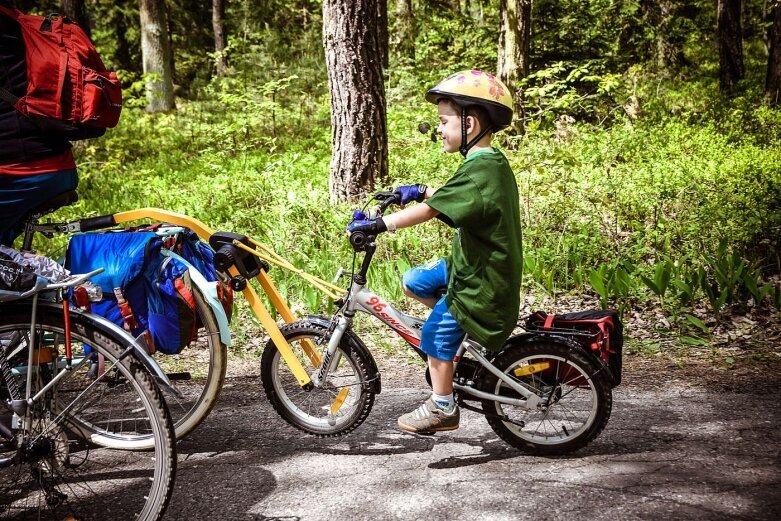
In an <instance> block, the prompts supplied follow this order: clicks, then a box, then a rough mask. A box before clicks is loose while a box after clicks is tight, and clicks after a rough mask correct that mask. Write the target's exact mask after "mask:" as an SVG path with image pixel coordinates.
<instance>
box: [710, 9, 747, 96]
mask: <svg viewBox="0 0 781 521" xmlns="http://www.w3.org/2000/svg"><path fill="white" fill-rule="evenodd" d="M716 38H717V40H718V44H719V86H720V87H721V91H722V92H724V93H725V94H732V93H733V92H734V90H735V84H736V83H737V82H738V80H740V79H742V78H743V76H744V75H745V73H746V69H745V67H744V65H743V38H742V34H741V30H740V0H718V6H717V28H716Z"/></svg>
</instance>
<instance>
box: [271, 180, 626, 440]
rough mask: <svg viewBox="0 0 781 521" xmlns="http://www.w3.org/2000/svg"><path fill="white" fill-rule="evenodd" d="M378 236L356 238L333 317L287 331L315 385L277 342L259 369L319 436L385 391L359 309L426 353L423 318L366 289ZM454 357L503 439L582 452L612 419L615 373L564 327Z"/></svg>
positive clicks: (460, 391)
mask: <svg viewBox="0 0 781 521" xmlns="http://www.w3.org/2000/svg"><path fill="white" fill-rule="evenodd" d="M375 199H376V200H378V201H380V203H379V205H378V206H377V207H376V208H375V209H373V211H371V213H370V215H369V218H375V217H378V216H381V215H382V213H383V212H384V211H385V210H386V209H387V208H388V207H389V206H390V205H391V204H394V203H398V202H399V201H398V200H397V199H396V196H395V195H394V194H390V193H379V194H376V195H375ZM375 241H376V237H374V236H371V235H366V234H365V233H362V232H354V233H352V235H351V236H350V243H351V245H352V247H353V249H354V250H355V252H364V257H363V262H362V263H361V266H360V269H359V270H358V271H357V273H355V272H354V273H353V277H352V283H351V285H350V287H349V289H348V291H347V293H346V294H345V295H344V297H343V298H342V299H341V300H339V301H338V302H337V305H338V307H339V309H338V311H337V312H336V313H335V314H334V315H333V316H332V317H330V318H329V317H324V316H310V317H308V318H307V319H305V320H301V321H299V322H296V323H293V324H288V325H286V326H283V327H282V328H281V331H282V334H283V335H284V337H285V340H287V342H288V343H289V344H290V346H291V347H292V348H293V350H294V351H295V352H296V353H297V357H298V361H299V362H300V363H301V364H302V365H304V366H305V367H306V369H307V372H308V373H309V374H310V375H311V381H312V386H310V387H309V388H302V387H301V385H300V384H299V383H298V382H297V380H296V379H295V378H294V377H293V376H292V374H291V372H290V369H289V368H288V366H287V365H286V363H285V362H284V361H283V360H282V358H281V357H280V356H279V352H278V350H277V346H276V344H275V342H274V340H273V339H272V340H271V341H269V343H268V345H267V346H266V349H265V350H264V352H263V357H262V362H261V376H262V381H263V386H264V388H265V391H266V395H267V396H268V398H269V400H270V401H271V403H272V405H273V406H274V409H275V410H276V411H277V412H278V413H279V414H280V415H281V416H282V418H284V419H285V420H286V421H287V422H288V423H290V424H291V425H293V426H295V427H297V428H299V429H301V430H303V431H306V432H308V433H311V434H314V435H317V436H322V437H326V436H337V435H341V434H345V433H347V432H350V431H351V430H353V429H355V428H356V427H358V426H359V425H360V424H361V423H362V422H363V421H364V420H365V419H366V417H367V415H368V414H369V412H370V411H371V408H372V406H373V404H374V396H375V394H377V393H379V392H380V388H381V386H380V374H379V371H378V369H377V366H376V364H375V362H374V359H373V358H372V355H371V353H370V352H369V350H368V349H367V347H366V345H365V344H364V343H363V342H362V341H361V339H360V338H359V337H358V336H357V335H356V334H355V332H354V331H353V330H352V328H351V325H352V322H353V317H354V316H355V314H356V312H358V311H363V312H365V313H368V314H370V315H373V316H375V317H377V318H378V319H379V320H380V321H381V322H383V323H384V324H385V325H387V326H388V327H390V328H391V329H392V330H393V331H395V332H396V333H397V334H398V335H400V336H401V337H402V338H403V339H404V340H406V341H407V342H408V343H409V344H410V345H411V346H412V347H413V348H414V349H415V350H416V351H417V352H418V353H419V354H420V355H421V356H422V357H423V358H424V359H425V354H423V352H422V351H420V350H419V349H418V346H419V344H420V335H421V328H422V326H423V323H424V320H423V319H419V318H415V317H412V316H409V315H406V314H404V313H401V312H399V311H398V310H397V309H395V308H394V307H393V306H392V305H391V304H390V303H388V302H387V301H385V299H383V298H382V297H380V296H379V295H377V294H375V293H373V292H372V291H370V290H369V289H368V288H367V287H366V283H367V273H368V271H369V266H370V264H371V261H372V257H373V255H374V252H375V249H376V242H375ZM354 267H355V266H354ZM353 271H354V270H353ZM574 334H578V333H574ZM455 361H456V368H455V375H454V378H453V386H454V390H455V394H456V399H457V402H458V403H459V405H460V406H461V407H463V408H465V409H469V410H473V411H477V412H480V413H481V414H484V415H485V417H486V419H487V420H488V423H489V425H490V426H491V428H492V429H493V430H494V431H495V432H496V433H497V434H498V435H499V436H500V437H501V438H502V439H503V440H504V441H506V442H507V443H509V444H510V445H512V446H514V447H516V448H519V449H522V450H524V451H527V452H532V453H536V454H563V453H567V452H571V451H574V450H577V449H579V448H581V447H583V446H585V445H586V444H587V443H589V442H590V441H591V440H593V439H594V438H595V437H596V436H597V435H598V434H599V433H600V432H601V431H602V429H604V427H605V425H606V424H607V421H608V418H609V417H610V412H611V407H612V391H611V383H613V382H614V381H615V380H614V379H613V376H612V375H611V372H610V369H609V367H608V365H607V364H606V363H605V362H603V360H601V359H600V357H599V356H598V355H596V354H594V353H592V352H590V351H589V350H587V349H585V348H582V347H581V345H580V343H578V342H577V341H574V340H573V337H572V336H571V335H568V334H567V333H566V332H562V331H561V330H559V331H557V330H548V331H539V332H533V333H532V332H527V333H524V334H521V335H517V336H513V337H511V338H509V339H508V340H507V342H506V343H505V345H504V348H503V349H502V351H500V352H498V353H493V352H489V351H487V350H486V349H484V348H483V347H482V346H480V345H479V344H478V343H477V342H475V341H473V340H471V339H469V338H467V339H465V340H464V342H463V344H462V345H461V347H460V348H459V350H458V353H457V355H456V357H455ZM470 402H479V403H480V404H481V407H480V408H478V407H475V406H474V405H472V404H471V403H470Z"/></svg>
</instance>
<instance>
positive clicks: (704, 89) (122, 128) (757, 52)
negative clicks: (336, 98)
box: [16, 0, 781, 367]
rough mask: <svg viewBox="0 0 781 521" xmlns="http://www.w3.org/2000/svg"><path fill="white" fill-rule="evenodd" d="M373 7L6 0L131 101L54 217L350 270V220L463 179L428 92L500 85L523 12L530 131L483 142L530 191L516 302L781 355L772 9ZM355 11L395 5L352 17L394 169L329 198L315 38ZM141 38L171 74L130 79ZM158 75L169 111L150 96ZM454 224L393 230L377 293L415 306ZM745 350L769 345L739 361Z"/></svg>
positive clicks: (653, 338) (599, 4)
mask: <svg viewBox="0 0 781 521" xmlns="http://www.w3.org/2000/svg"><path fill="white" fill-rule="evenodd" d="M384 2H385V0H326V2H325V5H323V3H322V2H321V1H318V0H225V1H224V2H223V1H221V0H215V1H214V2H213V3H207V2H203V1H197V0H178V1H177V2H172V1H169V2H164V1H160V0H141V1H140V2H138V1H135V0H84V1H83V2H81V1H73V0H68V1H63V2H62V4H63V5H60V3H59V2H56V1H51V2H47V1H43V2H41V1H36V2H32V1H17V2H16V3H17V5H18V6H19V7H20V8H22V9H26V10H28V11H32V12H37V13H39V14H45V13H48V12H56V11H60V10H61V8H62V7H65V8H66V9H69V10H70V12H71V13H72V16H73V17H74V18H76V19H82V20H86V22H85V25H88V26H89V28H90V30H91V35H92V37H93V39H94V41H95V42H96V44H97V47H98V50H99V51H100V53H101V55H102V57H103V59H104V61H105V62H106V65H107V66H108V67H109V68H110V69H112V70H116V71H117V72H118V74H119V76H120V78H121V79H122V81H123V84H124V86H125V92H124V95H125V108H124V111H123V115H122V119H121V122H120V125H119V126H118V127H117V128H116V129H113V130H110V131H109V132H108V133H107V135H106V136H104V137H102V138H100V139H96V140H91V141H86V142H80V143H77V144H76V149H75V150H76V155H77V163H78V165H79V170H80V174H81V184H80V187H79V192H80V196H81V200H80V201H79V203H78V204H77V205H75V206H73V207H70V208H67V209H63V210H61V211H60V212H59V216H60V217H63V218H76V217H83V216H87V215H99V214H105V213H113V212H117V211H121V210H128V209H131V208H136V207H144V206H156V207H160V208H165V209H168V210H172V211H176V212H181V213H185V214H188V215H191V216H193V217H196V218H198V219H200V220H202V221H204V222H205V223H207V224H209V225H210V226H212V227H214V228H216V229H221V230H228V231H234V232H239V233H246V234H248V235H251V236H253V237H256V238H257V239H259V240H261V241H262V242H264V243H266V244H268V245H270V246H271V247H273V248H274V249H276V250H277V251H278V252H280V253H281V254H283V256H284V257H286V258H287V259H289V260H290V261H291V262H292V263H293V264H295V265H296V266H298V267H300V268H303V269H304V270H306V271H309V272H311V273H313V274H316V275H319V276H321V277H323V278H326V279H330V278H331V277H332V276H333V274H334V273H336V271H337V270H338V269H339V268H340V267H345V268H349V267H350V263H351V262H352V258H353V254H352V251H351V249H350V248H349V244H348V242H347V240H346V237H345V234H344V228H345V226H346V224H347V222H348V220H349V218H350V216H351V212H352V210H353V209H354V208H356V207H358V205H359V204H362V201H358V200H355V199H356V197H360V196H361V195H363V194H365V193H369V192H371V190H372V189H387V188H390V187H391V186H396V185H400V184H411V183H417V182H424V183H427V184H429V185H432V186H438V185H441V184H442V183H443V182H444V181H445V180H446V179H447V178H448V177H449V175H450V174H451V173H452V172H453V171H454V170H455V169H456V168H457V166H458V163H459V161H460V157H450V156H446V155H444V154H443V153H442V152H441V147H440V146H439V145H438V144H436V143H433V142H432V141H433V139H432V136H431V135H429V134H425V135H423V134H421V133H420V132H419V126H421V123H424V122H428V123H429V124H430V125H431V126H432V127H435V126H436V122H435V119H436V109H435V107H434V106H433V105H429V104H427V103H425V102H424V101H423V94H424V92H425V91H426V90H427V89H428V88H431V87H432V86H434V85H435V84H436V83H437V82H438V81H439V80H440V79H442V78H443V77H445V75H447V74H448V73H452V72H456V71H459V70H463V69H468V68H476V69H482V70H486V71H496V70H497V67H498V65H497V60H498V59H500V58H501V56H500V54H501V53H502V52H505V51H506V47H507V43H506V41H505V38H506V34H505V30H506V29H505V27H506V25H505V24H506V23H507V22H506V18H507V16H508V13H510V14H512V12H515V14H514V15H513V16H515V19H514V20H515V22H514V23H516V24H519V25H520V23H521V22H523V23H526V24H528V29H527V31H526V33H525V35H526V36H525V38H526V41H525V45H526V47H525V49H524V55H523V56H522V57H521V58H522V63H521V64H520V65H519V66H518V67H517V68H518V70H517V71H515V75H514V76H512V77H511V79H512V81H511V88H512V89H514V90H515V91H516V92H517V94H518V96H517V97H516V102H517V103H518V104H519V105H518V107H519V108H520V110H517V112H518V113H519V114H520V115H521V117H520V118H519V120H518V121H517V122H516V126H515V129H513V130H511V131H510V132H505V133H502V134H500V135H499V136H498V139H497V140H496V144H497V146H499V147H500V148H501V149H502V150H503V151H504V152H505V153H506V155H507V157H508V158H509V160H510V163H511V165H512V166H513V169H514V172H515V174H516V178H517V181H518V186H519V189H520V193H521V200H520V205H521V209H522V215H523V221H524V281H523V292H524V297H525V308H537V307H544V308H545V309H547V310H548V311H562V310H567V309H572V308H576V307H582V306H584V305H597V306H601V307H615V308H618V309H619V310H620V311H621V312H622V314H623V315H624V317H625V319H626V320H627V321H628V322H629V323H630V326H632V325H634V327H630V328H629V330H628V333H629V335H630V337H631V338H632V342H631V344H630V346H631V348H632V349H634V350H635V351H642V352H652V353H653V352H659V351H660V350H662V349H666V348H668V347H671V346H679V347H681V346H683V347H686V348H691V349H695V348H696V349H706V350H707V349H711V350H713V351H712V352H714V353H715V352H717V351H716V349H717V348H718V347H719V346H721V347H725V346H727V347H728V346H729V345H731V344H733V343H735V342H736V341H741V338H742V339H743V341H742V343H741V346H742V349H743V348H745V349H744V351H745V350H746V349H747V351H746V352H745V353H744V352H741V353H736V352H732V351H729V350H727V351H718V355H717V358H718V362H719V363H721V364H723V365H726V366H728V367H731V366H732V365H733V364H735V363H736V360H737V359H738V358H740V359H741V360H742V359H743V358H745V359H747V360H752V361H753V362H758V363H762V364H777V363H778V362H779V358H781V348H779V347H778V346H777V344H778V342H775V340H778V331H779V328H778V322H779V313H778V311H779V309H780V308H781V278H780V275H781V253H779V252H780V251H781V146H780V145H781V109H779V107H778V102H779V99H778V87H777V86H775V87H774V86H773V85H774V84H773V83H772V82H773V81H774V80H773V75H774V74H779V73H778V71H775V72H774V67H779V70H781V50H779V46H778V41H779V39H781V6H779V3H778V2H776V1H773V0H742V1H735V0H729V1H725V0H718V1H716V0H663V1H660V2H652V1H649V0H534V1H533V2H531V1H529V0H517V1H512V0H398V3H397V4H396V5H391V6H390V9H388V6H387V5H386V4H385V3H384ZM367 3H368V5H369V7H370V8H371V9H375V10H378V9H379V10H382V9H385V11H383V12H380V14H379V15H378V16H369V17H368V18H366V19H365V20H364V21H363V22H362V23H364V24H365V25H366V26H367V27H368V28H369V31H374V32H375V33H376V34H379V35H380V36H381V38H380V40H382V36H383V31H384V37H385V38H386V40H385V41H386V42H387V47H385V48H384V49H385V51H384V52H385V55H383V56H377V57H375V58H376V60H378V61H381V62H382V63H383V67H382V68H381V69H380V70H381V71H382V73H381V78H380V79H381V81H382V84H381V85H382V92H383V93H384V99H383V100H382V104H384V107H385V108H383V107H380V109H379V110H380V111H382V112H385V111H386V112H385V114H384V117H385V118H386V119H385V120H384V121H382V123H383V124H384V127H385V128H381V129H380V131H381V133H382V134H383V135H385V136H387V143H386V146H387V168H386V169H385V170H384V171H383V172H381V173H380V174H381V175H378V176H376V177H374V178H370V179H369V180H368V181H367V180H366V179H363V180H362V181H360V180H359V181H360V182H359V181H356V183H357V184H355V183H354V184H352V185H350V186H352V188H355V190H352V189H350V188H348V189H347V196H348V197H339V194H334V193H333V192H334V182H333V176H334V173H335V171H339V169H340V167H345V168H346V167H347V165H346V164H344V165H343V164H342V163H341V161H342V159H339V158H341V157H342V156H339V158H337V155H336V153H337V152H338V153H343V152H344V150H342V149H341V148H343V146H342V145H341V144H340V143H339V142H337V141H336V139H335V138H334V143H335V144H333V145H332V123H331V122H332V119H331V117H332V112H331V110H332V105H331V101H332V97H331V91H330V90H329V81H328V67H327V60H326V53H325V52H324V46H325V47H327V45H326V44H328V42H327V41H324V40H327V38H325V39H324V34H326V35H327V34H328V31H327V28H328V25H329V24H333V23H334V20H333V19H329V17H333V16H334V14H333V13H334V10H335V7H334V5H335V4H339V5H341V7H343V8H345V7H347V8H365V7H366V5H367ZM150 4H154V5H153V6H152V8H154V10H153V11H152V12H153V14H154V16H155V17H156V18H155V19H154V20H152V21H153V22H154V24H152V22H150V18H149V13H150ZM516 8H517V9H516ZM513 9H516V11H513ZM144 11H146V12H144ZM378 12H379V11H378ZM155 13H156V14H155ZM519 17H520V18H521V20H519ZM142 19H143V20H144V22H143V23H142V21H141V20H142ZM150 28H151V30H156V31H157V33H158V35H161V36H160V37H161V40H160V41H164V43H165V44H166V45H168V46H170V47H169V52H170V55H169V57H168V58H166V60H165V62H166V63H165V64H164V65H165V66H164V67H162V68H161V69H160V71H162V72H149V69H147V68H146V67H145V64H144V56H143V55H144V52H143V50H142V45H141V42H142V36H143V35H142V33H143V32H144V29H146V30H147V31H149V30H150ZM220 31H224V36H222V35H219V34H217V35H216V33H219V32H220ZM215 35H216V36H217V38H215ZM220 40H222V41H223V42H224V43H223V44H222V46H221V45H220V43H219V42H220ZM500 40H501V41H502V44H501V45H500ZM215 41H216V42H217V43H216V44H215ZM337 43H338V45H344V46H345V48H347V47H348V45H347V42H341V43H340V42H337ZM382 50H383V49H382V48H380V51H382ZM339 52H340V51H339V50H338V47H337V54H338V53H339ZM774 56H775V57H774ZM370 58H371V56H370ZM499 62H500V63H499V67H500V68H501V59H500V60H499ZM774 64H775V65H774ZM145 71H146V72H145ZM500 72H501V71H500ZM161 75H163V76H169V78H168V79H169V80H170V83H171V85H172V87H173V91H172V93H171V95H170V96H169V97H170V99H169V100H168V101H167V102H166V100H165V99H163V98H165V96H162V97H161V96H160V95H159V93H158V95H157V97H155V96H154V95H153V96H152V97H151V98H150V97H149V93H150V89H151V90H154V89H155V88H156V87H155V86H156V85H157V86H158V87H159V85H160V84H161V81H163V80H165V79H166V78H163V77H161ZM776 81H781V80H776ZM773 89H776V90H773ZM161 99H162V100H163V102H166V103H167V104H166V103H163V105H162V106H161V105H160V103H161V101H160V100H161ZM360 131H361V129H360V128H358V137H359V138H360V137H361V134H360ZM373 133H374V134H376V133H377V132H376V129H373ZM373 133H372V132H368V133H366V135H364V137H365V138H366V139H371V138H372V137H373ZM340 147H341V148H340ZM456 155H457V154H456ZM332 156H333V157H335V158H337V161H336V164H334V162H333V161H332V159H331V158H332ZM345 161H347V160H345ZM329 179H330V181H331V182H330V183H329ZM348 181H349V180H348ZM348 184H349V182H348ZM356 187H357V188H356ZM345 198H347V199H350V198H352V200H348V201H346V202H343V201H342V200H343V199H345ZM451 233H452V232H451V230H449V229H448V228H446V227H445V226H443V225H439V224H430V225H426V226H420V227H417V228H415V229H414V230H402V231H400V232H398V233H396V234H388V235H386V236H383V237H382V240H381V241H380V242H381V246H380V248H379V250H378V260H377V261H376V262H375V263H374V267H373V273H372V274H371V276H370V286H371V287H372V288H373V289H374V290H375V291H378V292H380V293H381V294H383V295H385V296H386V297H387V298H389V300H391V301H393V302H394V303H398V304H399V305H400V306H401V307H402V308H405V307H406V306H408V304H407V303H405V301H404V300H405V299H404V298H403V295H402V293H401V290H400V287H399V278H400V273H402V272H403V271H404V270H406V269H407V268H408V267H409V266H410V265H414V264H418V263H421V262H424V261H427V260H430V259H433V258H436V257H438V256H442V255H443V254H445V253H446V252H447V248H448V247H449V243H450V236H451ZM272 278H273V279H274V280H275V282H276V283H277V284H278V285H279V287H280V289H281V291H282V293H283V294H284V295H286V296H287V298H288V299H290V300H291V302H292V303H293V304H294V307H295V308H296V309H299V310H300V311H303V310H306V311H308V312H323V311H325V310H326V309H327V307H328V303H327V302H326V300H325V299H323V298H322V297H321V295H320V294H319V293H318V292H317V291H316V290H315V289H313V288H312V287H311V286H309V285H308V284H307V283H306V282H304V281H302V280H301V279H299V278H298V277H297V276H295V275H292V274H288V273H283V272H282V271H281V270H273V271H272ZM343 280H345V279H343ZM649 317H650V318H649ZM746 340H748V341H746ZM754 341H757V342H759V343H760V344H763V345H765V347H767V345H768V342H769V344H770V345H776V347H771V348H770V350H769V351H768V350H767V349H761V350H757V351H752V345H753V342H754ZM739 355H740V356H739ZM743 355H745V356H743Z"/></svg>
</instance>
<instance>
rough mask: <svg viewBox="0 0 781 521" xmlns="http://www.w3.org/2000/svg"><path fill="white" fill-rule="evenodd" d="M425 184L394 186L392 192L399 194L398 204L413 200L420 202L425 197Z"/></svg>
mask: <svg viewBox="0 0 781 521" xmlns="http://www.w3.org/2000/svg"><path fill="white" fill-rule="evenodd" d="M427 188H428V187H427V186H426V185H404V186H400V187H398V188H396V189H395V190H394V191H393V193H394V194H399V195H400V196H401V202H400V203H399V204H401V205H405V204H407V203H411V202H412V201H415V202H417V203H420V202H422V201H423V199H425V198H426V189H427Z"/></svg>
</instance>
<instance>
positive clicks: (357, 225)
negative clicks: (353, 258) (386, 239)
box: [347, 217, 388, 235]
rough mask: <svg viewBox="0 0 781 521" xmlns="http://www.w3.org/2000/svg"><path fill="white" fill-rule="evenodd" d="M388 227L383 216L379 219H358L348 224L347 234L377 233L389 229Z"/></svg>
mask: <svg viewBox="0 0 781 521" xmlns="http://www.w3.org/2000/svg"><path fill="white" fill-rule="evenodd" d="M387 230H388V227H387V226H386V225H385V221H383V220H382V217H378V218H377V219H357V220H354V221H352V222H351V223H350V224H348V225H347V235H350V234H351V233H353V232H363V233H366V234H369V235H377V234H380V233H382V232H384V231H387Z"/></svg>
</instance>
